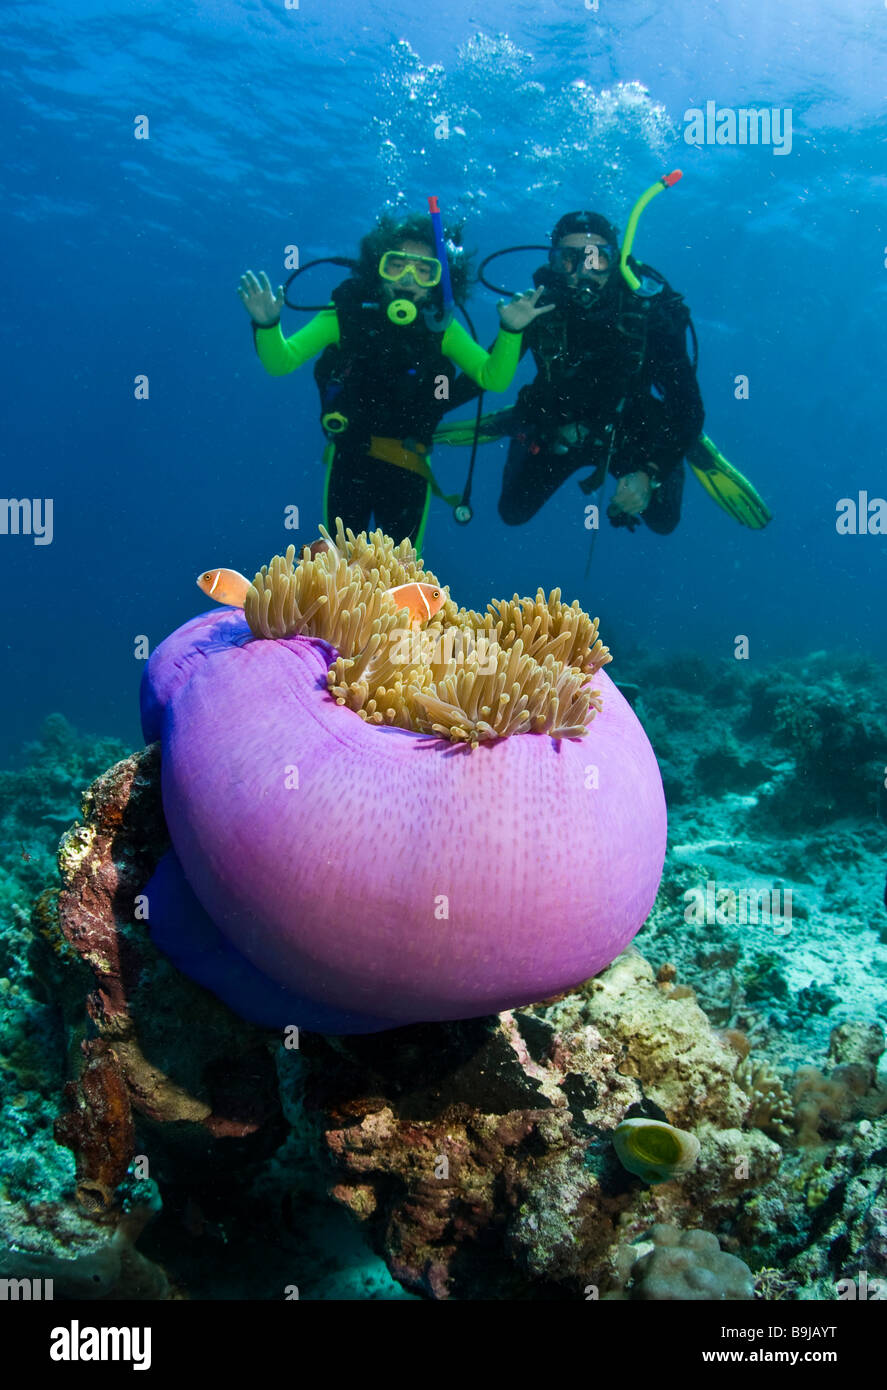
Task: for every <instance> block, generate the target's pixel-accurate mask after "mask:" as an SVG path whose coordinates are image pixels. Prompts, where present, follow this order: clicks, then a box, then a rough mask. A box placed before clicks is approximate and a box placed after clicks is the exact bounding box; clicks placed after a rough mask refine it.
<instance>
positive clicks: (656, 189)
mask: <svg viewBox="0 0 887 1390" xmlns="http://www.w3.org/2000/svg"><path fill="white" fill-rule="evenodd" d="M681 178H683V174H682V172H681V170H680V169H673V170H672V172H671V173H670V174H663V175H662V177H661V178H659V179H657V180H656V182H655V183H651V184H650V187H649V188H648V189H647V190H646V192H645V193H642V194H641V196H640V197H639V198H638V200H637V202H636V203H635V205H634V207H633V208H632V210H631V212H630V214H629V218H628V226H627V227H626V229H625V239H624V241H623V242H622V251H621V253H620V256H619V269H620V271H621V272H622V278H623V280H624V281H625V283H626V285H628V288H629V289H630V290H635V291H637V290H640V289H641V287H642V282H641V281H640V280H639V279H638V277H637V276H636V275H635V273H634V271H633V270H632V269H631V266H630V265H629V264H628V258H629V256H630V255H631V248H632V246H633V245H634V236H635V232H636V231H637V229H638V222H639V221H640V218H641V213H642V212H643V211H644V209H645V208H646V207H647V206H648V205H649V204H650V203H652V201H653V199H654V198H655V197H656V196H657V195H658V194H659V193H664V192H665V190H666V188H672V187H673V186H674V184H676V183H677V181H678V179H681Z"/></svg>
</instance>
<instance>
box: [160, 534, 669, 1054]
mask: <svg viewBox="0 0 887 1390" xmlns="http://www.w3.org/2000/svg"><path fill="white" fill-rule="evenodd" d="M417 574H421V578H422V579H423V580H424V579H426V578H428V576H427V575H425V574H424V573H421V571H420V570H419V568H418V566H417V565H416V564H415V561H414V560H413V559H412V558H411V552H410V551H409V548H408V547H407V548H406V549H404V547H400V548H399V549H398V550H397V551H395V550H394V549H393V547H392V545H391V542H389V541H387V540H385V538H382V537H380V536H379V535H378V533H377V535H376V536H375V537H373V538H371V540H370V541H369V542H367V541H366V540H365V539H364V538H358V539H357V541H355V540H354V538H349V539H348V540H347V541H346V540H345V538H344V537H343V536H341V535H340V537H339V549H338V550H336V551H335V552H334V551H333V550H332V548H331V550H330V551H329V552H324V553H323V554H321V555H319V556H317V557H315V558H308V557H307V553H306V556H305V558H304V559H303V561H302V562H301V564H300V565H298V566H296V567H294V566H293V564H292V553H289V554H288V556H287V559H286V561H283V560H276V561H274V562H272V565H271V566H270V567H268V568H266V569H265V570H264V571H263V572H262V573H261V574H260V575H257V577H256V581H255V588H254V589H253V590H252V591H251V594H250V599H248V601H247V605H246V615H244V613H243V612H240V611H237V610H233V609H230V608H229V609H225V610H220V611H215V612H213V613H209V614H204V615H202V616H201V617H198V618H194V619H193V620H192V621H191V622H188V623H186V624H185V625H184V626H183V627H181V628H179V629H178V631H177V632H174V633H173V634H172V635H171V636H170V637H168V638H167V639H166V641H164V642H163V643H162V644H161V645H160V646H159V647H158V648H157V649H156V651H155V652H154V654H153V655H152V657H151V660H150V662H149V665H148V668H147V671H146V675H145V682H144V687H143V724H144V729H145V736H146V738H147V739H148V740H149V741H153V740H155V739H160V740H161V741H162V786H163V806H164V811H165V815H166V820H167V825H168V828H169V833H170V837H171V840H172V844H173V846H174V851H173V852H171V853H170V854H169V855H167V856H166V858H165V859H164V860H163V861H162V862H161V864H160V866H159V867H158V870H157V872H156V873H155V875H154V878H153V879H152V880H151V883H150V885H149V886H148V889H147V890H146V891H147V895H148V902H149V919H150V924H151V931H152V936H153V937H154V939H155V940H156V941H157V943H158V945H159V946H160V947H161V949H163V950H164V951H166V952H167V954H169V955H170V956H171V957H172V958H173V960H175V961H176V963H177V964H178V965H179V966H180V968H181V969H183V970H184V971H185V972H186V973H187V974H189V975H190V976H192V978H194V979H196V980H197V981H198V982H200V983H201V984H204V985H206V986H207V987H208V988H210V989H212V990H213V991H214V992H215V993H217V994H218V995H219V996H220V997H221V998H223V999H225V1000H226V1002H227V1003H228V1004H229V1005H230V1006H231V1007H232V1008H234V1009H235V1010H236V1011H237V1012H239V1013H241V1014H242V1015H243V1016H244V1017H247V1018H250V1019H253V1020H254V1021H256V1022H260V1023H263V1024H266V1025H269V1026H270V1025H273V1026H281V1025H285V1024H297V1025H300V1026H302V1027H304V1028H307V1029H314V1030H318V1031H324V1032H331V1033H359V1032H372V1031H375V1030H378V1029H382V1028H391V1027H397V1026H399V1025H403V1024H407V1023H415V1022H430V1021H433V1020H442V1019H459V1018H469V1017H475V1016H478V1015H482V1014H487V1013H493V1012H496V1011H498V1010H501V1009H505V1008H509V1007H516V1006H518V1005H521V1004H526V1003H530V1002H532V1001H534V1000H538V999H541V998H544V997H546V996H548V995H551V994H554V993H557V992H558V991H561V990H563V989H566V988H568V987H570V986H572V985H576V984H578V983H579V982H581V981H582V980H585V979H587V978H588V977H589V976H591V975H594V974H595V973H597V972H598V971H600V970H601V969H603V967H604V966H606V965H607V964H609V962H610V961H612V960H613V959H614V957H615V956H617V955H618V954H619V952H620V951H621V950H623V949H624V947H625V946H626V945H627V944H628V942H629V941H630V940H631V939H632V937H633V936H634V935H635V933H636V932H637V931H638V929H639V927H640V926H641V925H642V923H643V922H644V920H645V918H646V916H647V914H648V913H649V911H650V908H651V906H652V904H653V900H654V898H655V896H656V891H657V888H658V885H659V880H660V876H661V872H662V864H663V858H664V853H665V829H666V817H665V802H664V797H663V792H662V783H661V779H660V776H659V770H658V766H657V763H656V759H655V756H654V754H653V750H652V748H651V747H650V744H649V742H648V740H647V738H646V735H645V734H644V731H643V729H642V727H641V725H640V723H639V721H638V719H637V717H636V716H635V714H634V712H633V711H632V709H631V707H630V706H629V705H628V703H627V701H626V700H625V699H624V697H623V696H622V695H621V694H620V692H619V691H618V689H617V688H616V686H615V685H613V683H612V682H611V681H610V680H609V679H608V677H607V676H606V675H605V674H604V672H603V671H602V670H600V669H599V667H600V664H601V662H603V661H604V660H606V659H608V654H607V652H606V648H602V646H601V644H600V642H599V641H596V636H597V628H596V624H592V623H591V621H590V619H588V618H587V616H586V615H585V614H582V613H581V610H579V609H578V605H574V606H572V607H567V606H566V605H563V604H561V603H560V600H559V596H558V595H556V594H555V595H552V597H551V599H550V600H548V602H547V604H546V602H545V600H544V599H543V598H542V596H541V594H540V595H538V596H537V599H536V600H535V601H532V600H523V601H520V600H517V599H515V600H513V601H512V603H511V604H497V605H491V607H490V609H489V610H488V613H487V614H486V615H479V614H471V613H469V614H466V613H465V612H464V610H460V612H459V613H457V612H456V610H455V605H453V604H452V602H451V601H448V604H447V606H446V608H445V609H444V610H443V612H442V613H441V614H440V616H439V619H436V620H435V623H434V625H433V630H432V631H431V632H426V633H424V634H423V639H425V640H426V641H428V640H439V639H441V638H442V637H443V635H444V634H445V633H446V632H447V631H448V629H455V628H458V629H459V631H460V632H461V633H462V634H465V633H467V632H469V631H472V632H473V633H474V634H475V637H474V645H473V646H472V647H471V648H470V649H469V648H468V647H466V648H465V650H464V651H463V652H462V653H461V655H460V657H459V659H458V660H457V659H454V658H452V657H449V658H447V657H446V656H441V655H440V653H439V652H438V653H436V654H435V653H433V652H432V653H431V655H430V656H429V655H428V652H427V650H426V653H425V655H424V656H421V657H420V660H419V661H418V663H416V662H414V663H413V664H412V665H409V664H404V665H401V666H400V667H398V666H397V664H396V663H395V662H393V659H392V657H391V649H392V641H393V640H394V639H395V638H397V639H403V640H404V641H410V640H412V639H413V638H414V637H416V636H417V634H415V633H412V634H411V633H410V632H409V628H408V627H407V626H406V618H405V615H404V614H403V612H401V613H400V614H398V613H397V610H396V607H395V605H394V604H393V603H392V601H391V600H390V599H389V598H388V596H387V594H388V590H389V589H390V588H391V587H392V586H394V585H397V584H403V583H408V582H409V581H410V580H411V579H413V578H415V576H416V575H417ZM432 578H433V577H432ZM434 582H436V581H434ZM281 586H283V588H284V589H285V592H282V591H281ZM287 605H288V606H287ZM361 608H362V612H361V611H359V610H361ZM540 614H541V615H543V616H542V617H540ZM306 615H308V616H306ZM545 615H547V616H545ZM275 624H276V625H277V628H278V629H279V628H280V625H281V624H282V625H283V627H284V628H285V629H286V630H288V631H289V633H290V635H286V636H268V635H257V633H259V634H264V633H268V632H270V631H273V630H274V629H275ZM484 625H485V626H484ZM312 627H313V628H314V630H315V631H321V632H322V633H323V635H305V629H307V630H308V631H310V630H311V629H312ZM299 628H301V629H302V632H301V633H300V632H299V631H298V630H295V631H294V629H299ZM478 631H480V637H478V636H477V633H478ZM346 633H347V640H346V637H345V635H344V634H346ZM330 634H335V635H337V640H338V642H339V643H342V644H343V645H344V649H345V652H346V653H349V652H351V651H354V652H355V653H356V655H354V656H351V655H348V654H344V655H343V649H342V646H338V645H335V644H334V643H333V642H331V641H330V640H324V637H325V636H328V635H330ZM484 634H486V638H487V640H488V641H489V643H490V652H488V653H486V656H485V649H484ZM515 634H517V635H515ZM376 638H381V641H378V642H377V641H376V640H375V639H376ZM368 649H370V655H369V656H367V651H368ZM533 651H535V655H533V654H532V652H533ZM490 653H491V654H490ZM484 659H485V660H486V661H487V662H488V663H489V664H488V666H486V667H485V666H483V664H482V661H483V660H484ZM460 662H461V668H462V669H457V667H458V666H459V663H460ZM392 673H393V674H392ZM540 673H541V674H540ZM592 681H593V684H594V687H595V689H594V691H592V690H591V689H590V686H591V684H592ZM577 721H578V723H577ZM398 724H400V725H406V727H398ZM586 725H589V727H588V731H587V733H585V728H586ZM502 728H507V729H509V730H510V732H508V733H505V734H504V735H503V734H502V733H500V732H499V730H500V729H502ZM535 729H538V730H541V731H540V732H533V730H535ZM579 733H582V734H583V735H584V736H581V737H580V736H577V735H578V734H579Z"/></svg>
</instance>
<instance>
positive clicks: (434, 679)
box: [244, 517, 612, 747]
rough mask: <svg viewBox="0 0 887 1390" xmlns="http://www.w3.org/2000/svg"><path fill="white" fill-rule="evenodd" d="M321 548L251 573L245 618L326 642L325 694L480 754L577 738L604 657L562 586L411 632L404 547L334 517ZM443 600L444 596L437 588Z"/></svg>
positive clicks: (593, 627)
mask: <svg viewBox="0 0 887 1390" xmlns="http://www.w3.org/2000/svg"><path fill="white" fill-rule="evenodd" d="M320 534H321V537H322V539H323V540H324V541H326V545H325V546H323V547H319V548H318V553H317V554H316V555H314V556H312V555H311V552H310V548H309V547H307V546H305V547H303V548H302V551H301V558H300V560H299V562H298V564H294V558H295V547H294V546H289V547H288V549H287V551H286V554H285V555H284V556H279V555H277V556H275V557H274V558H273V559H272V560H271V562H270V563H269V564H268V565H264V566H263V567H262V569H261V570H259V571H258V573H257V574H256V577H255V579H254V580H253V583H252V585H251V587H250V589H249V591H248V593H247V596H246V601H245V604H244V613H245V616H246V620H247V623H248V624H249V626H250V629H251V630H252V632H253V634H254V635H255V636H256V637H257V638H264V639H273V638H279V637H286V636H293V635H297V634H300V635H304V636H308V637H318V638H322V639H323V640H324V641H325V642H328V643H329V644H330V646H332V647H334V648H335V650H336V652H337V653H338V655H337V656H336V659H335V660H334V661H333V662H332V664H331V665H330V668H329V671H328V673H327V685H328V688H329V691H330V695H331V697H332V698H333V699H334V700H335V701H336V702H337V703H338V704H340V705H343V706H346V707H347V708H348V709H350V710H352V711H354V712H355V713H357V714H359V715H360V717H361V718H362V719H365V720H367V721H368V722H370V723H373V724H387V725H394V726H396V727H398V728H402V729H410V730H413V731H414V732H417V733H424V734H436V735H438V736H440V737H442V738H447V739H449V740H451V741H452V742H455V743H467V744H469V745H470V746H471V747H476V746H477V745H478V744H479V743H485V742H490V741H495V740H497V739H500V738H507V737H509V736H511V735H514V734H521V733H542V734H548V735H549V736H550V737H552V738H581V737H583V736H584V735H585V734H586V733H587V731H588V726H589V725H590V723H591V722H592V720H593V719H594V717H595V715H596V714H597V713H599V712H600V709H601V693H600V691H599V690H595V689H592V680H593V677H594V675H595V674H596V672H598V671H599V670H600V669H601V667H602V666H604V665H606V663H607V662H608V661H610V660H611V659H612V658H611V655H610V652H609V650H608V649H607V648H606V647H605V646H604V644H603V642H602V641H601V640H600V637H599V636H598V620H597V618H590V617H589V615H588V614H587V613H585V612H584V611H583V610H582V608H580V606H579V603H578V602H577V601H574V602H573V603H572V604H566V603H564V602H563V600H562V598H561V593H560V590H559V589H553V590H552V592H551V593H550V594H549V596H548V598H546V597H545V595H544V594H543V592H542V590H541V589H540V590H538V591H537V593H536V596H535V598H520V597H519V596H518V595H517V594H515V595H514V596H513V597H512V598H511V599H495V600H493V602H491V603H490V604H489V605H488V607H487V611H486V612H485V613H478V612H475V611H474V610H471V609H465V608H457V607H456V604H455V603H454V602H453V601H452V599H450V598H449V597H447V599H446V602H445V603H444V606H443V607H442V608H441V610H440V612H439V613H437V614H436V615H435V617H434V618H433V619H432V620H431V621H430V622H429V623H427V624H425V625H424V626H423V627H422V628H421V629H412V628H411V625H410V617H409V613H408V610H407V609H405V608H402V609H400V610H398V609H396V607H395V600H394V599H393V598H392V597H391V594H390V592H389V591H390V590H391V589H393V588H396V587H398V586H399V585H402V584H412V583H429V584H433V585H435V586H436V587H438V580H437V579H436V577H435V576H434V575H433V574H432V573H430V572H429V571H426V570H425V568H424V565H423V563H422V561H421V560H420V559H419V558H418V556H417V555H416V553H415V551H414V549H413V547H412V545H411V544H410V542H409V541H407V540H403V541H401V542H400V543H399V544H395V542H394V541H393V540H392V539H391V537H389V536H385V535H383V534H382V532H381V531H374V532H372V534H371V535H369V536H368V535H367V534H366V532H361V533H360V534H359V535H357V536H355V535H354V533H353V532H352V531H351V530H346V529H345V527H344V526H343V525H342V521H341V519H340V518H338V517H337V518H336V528H335V534H334V535H331V534H330V533H329V532H327V531H326V530H325V529H324V528H323V527H321V528H320ZM444 592H446V591H444Z"/></svg>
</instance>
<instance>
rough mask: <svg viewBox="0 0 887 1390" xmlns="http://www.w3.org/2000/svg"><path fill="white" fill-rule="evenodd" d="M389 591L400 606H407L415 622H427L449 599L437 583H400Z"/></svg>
mask: <svg viewBox="0 0 887 1390" xmlns="http://www.w3.org/2000/svg"><path fill="white" fill-rule="evenodd" d="M388 592H389V594H390V595H391V597H392V598H393V599H394V602H395V603H396V604H397V606H398V608H406V610H407V612H408V613H409V615H410V619H411V620H412V622H414V623H427V622H428V620H429V618H433V617H434V615H435V613H439V612H440V610H441V609H442V608H443V606H444V604H445V603H446V601H447V596H446V594H445V593H444V591H443V589H438V587H437V585H436V584H418V583H412V584H398V585H397V587H396V588H394V589H389V590H388Z"/></svg>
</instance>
